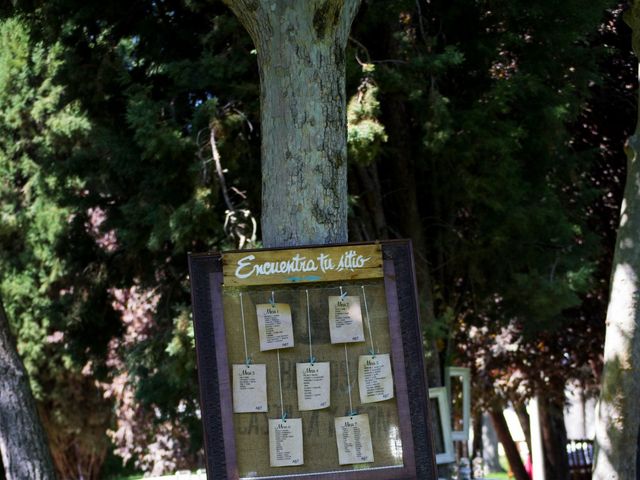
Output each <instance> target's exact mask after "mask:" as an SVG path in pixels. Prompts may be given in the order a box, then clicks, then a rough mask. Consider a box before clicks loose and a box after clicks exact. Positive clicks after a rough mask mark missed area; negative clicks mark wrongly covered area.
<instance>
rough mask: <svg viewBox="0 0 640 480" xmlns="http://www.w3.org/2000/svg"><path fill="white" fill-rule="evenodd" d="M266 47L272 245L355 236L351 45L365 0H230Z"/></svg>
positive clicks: (265, 155) (262, 49)
mask: <svg viewBox="0 0 640 480" xmlns="http://www.w3.org/2000/svg"><path fill="white" fill-rule="evenodd" d="M226 3H227V4H228V5H229V6H230V7H231V9H232V10H233V11H234V13H235V14H236V15H237V16H238V18H239V19H240V21H241V22H242V24H243V25H244V26H245V28H246V29H247V31H248V32H249V34H250V35H251V37H252V38H253V42H254V44H255V46H256V49H257V52H258V68H259V71H260V93H261V96H260V100H261V119H262V120H261V135H262V240H263V243H264V245H265V246H268V247H277V246H293V245H308V244H327V243H337V242H345V241H347V119H346V100H345V95H346V94H345V47H346V42H347V39H348V36H349V30H350V29H351V23H352V21H353V18H354V16H355V13H356V11H357V9H358V6H359V4H360V0H310V1H304V2H302V1H300V2H298V1H296V2H291V1H284V0H268V1H267V0H226Z"/></svg>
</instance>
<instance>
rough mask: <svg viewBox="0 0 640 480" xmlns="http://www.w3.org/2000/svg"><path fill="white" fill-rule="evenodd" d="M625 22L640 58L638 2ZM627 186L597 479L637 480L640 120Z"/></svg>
mask: <svg viewBox="0 0 640 480" xmlns="http://www.w3.org/2000/svg"><path fill="white" fill-rule="evenodd" d="M625 20H626V21H627V23H628V24H629V26H630V27H631V29H632V32H633V34H632V35H633V37H632V38H633V39H632V44H633V51H634V52H635V54H636V56H638V55H639V54H640V1H638V0H636V1H634V2H633V4H632V6H631V9H630V10H629V11H628V12H627V13H626V16H625ZM626 152H627V159H628V161H627V182H626V186H625V191H624V197H623V200H622V207H621V213H620V228H619V230H618V235H617V239H616V249H615V253H614V258H613V266H612V276H611V295H610V298H609V307H608V310H607V332H606V338H605V344H604V369H603V372H602V386H601V391H600V401H599V402H598V408H597V412H596V415H597V420H596V438H595V442H596V458H595V467H594V473H593V478H594V479H597V480H601V479H602V480H604V479H608V480H635V479H636V478H637V474H638V472H637V471H636V462H635V461H634V459H635V458H636V455H637V449H638V428H639V426H640V402H639V401H638V398H640V376H639V375H638V371H639V369H640V329H639V328H638V326H639V323H640V304H639V303H638V298H639V296H640V285H639V283H638V282H639V281H640V279H639V278H638V277H639V275H640V163H639V162H640V159H639V158H638V154H639V153H640V116H639V118H638V122H637V124H636V130H635V133H634V134H633V135H632V136H631V137H630V138H629V140H628V141H627V145H626Z"/></svg>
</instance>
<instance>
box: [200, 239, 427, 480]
mask: <svg viewBox="0 0 640 480" xmlns="http://www.w3.org/2000/svg"><path fill="white" fill-rule="evenodd" d="M189 262H190V272H191V285H192V297H193V309H194V325H195V334H196V350H197V356H198V370H199V372H198V373H199V382H200V397H201V398H200V400H201V405H202V420H203V427H204V433H205V435H204V436H205V453H206V458H207V474H208V477H209V478H216V479H218V478H227V479H234V480H235V479H250V478H251V479H257V478H260V479H276V478H298V477H300V478H310V479H316V478H317V479H321V478H322V479H324V478H327V479H328V478H337V479H342V478H344V479H347V478H348V479H354V480H358V479H405V478H406V479H417V478H420V479H435V478H436V475H435V457H434V453H433V448H432V439H431V430H430V429H431V422H430V421H429V403H428V401H427V398H428V396H427V386H426V378H425V374H424V365H423V353H422V335H421V332H420V328H419V320H418V312H417V299H416V293H415V292H416V289H415V280H414V278H415V277H414V272H413V260H412V255H411V246H410V243H409V242H408V241H389V242H377V243H369V244H345V245H331V246H315V247H302V248H295V249H273V250H241V251H234V252H223V253H211V254H194V255H191V256H190V259H189Z"/></svg>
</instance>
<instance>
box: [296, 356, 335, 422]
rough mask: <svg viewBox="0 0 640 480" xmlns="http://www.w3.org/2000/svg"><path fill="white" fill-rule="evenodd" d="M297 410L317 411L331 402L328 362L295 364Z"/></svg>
mask: <svg viewBox="0 0 640 480" xmlns="http://www.w3.org/2000/svg"><path fill="white" fill-rule="evenodd" d="M296 377H297V384H298V410H319V409H321V408H327V407H328V406H329V405H330V402H331V377H330V363H329V362H315V363H297V364H296Z"/></svg>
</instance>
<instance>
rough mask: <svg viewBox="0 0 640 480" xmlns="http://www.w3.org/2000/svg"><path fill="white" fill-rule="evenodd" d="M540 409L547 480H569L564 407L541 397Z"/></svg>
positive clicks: (539, 401) (539, 400)
mask: <svg viewBox="0 0 640 480" xmlns="http://www.w3.org/2000/svg"><path fill="white" fill-rule="evenodd" d="M538 408H539V411H540V429H541V431H542V445H543V448H544V469H545V474H546V478H549V479H552V478H553V479H554V480H569V457H568V456H567V430H566V428H565V426H564V411H563V406H562V405H557V404H555V403H553V402H550V401H549V400H547V399H545V398H544V396H542V395H540V396H538ZM529 445H531V442H529ZM529 451H531V449H530V450H529Z"/></svg>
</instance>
